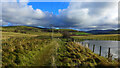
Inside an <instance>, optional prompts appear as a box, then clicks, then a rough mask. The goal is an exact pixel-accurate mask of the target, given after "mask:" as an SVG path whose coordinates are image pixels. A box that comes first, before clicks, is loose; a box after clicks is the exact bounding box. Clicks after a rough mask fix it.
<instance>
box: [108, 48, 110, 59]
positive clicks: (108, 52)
mask: <svg viewBox="0 0 120 68" xmlns="http://www.w3.org/2000/svg"><path fill="white" fill-rule="evenodd" d="M108 58H110V48H108Z"/></svg>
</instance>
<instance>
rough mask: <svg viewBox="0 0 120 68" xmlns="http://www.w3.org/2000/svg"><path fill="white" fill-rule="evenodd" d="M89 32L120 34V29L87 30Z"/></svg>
mask: <svg viewBox="0 0 120 68" xmlns="http://www.w3.org/2000/svg"><path fill="white" fill-rule="evenodd" d="M87 33H91V34H120V29H118V30H91V31H87Z"/></svg>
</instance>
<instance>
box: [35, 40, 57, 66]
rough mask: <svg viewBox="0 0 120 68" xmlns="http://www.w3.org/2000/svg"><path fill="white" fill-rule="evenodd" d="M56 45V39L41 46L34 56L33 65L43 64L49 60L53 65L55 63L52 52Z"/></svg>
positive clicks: (54, 50)
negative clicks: (40, 49)
mask: <svg viewBox="0 0 120 68" xmlns="http://www.w3.org/2000/svg"><path fill="white" fill-rule="evenodd" d="M58 46H59V45H58V42H57V41H56V40H53V41H52V42H51V43H50V44H49V45H46V46H45V47H44V48H43V50H42V51H41V52H40V53H39V54H38V55H36V56H35V62H34V63H35V64H34V66H45V65H46V64H48V63H49V62H50V63H51V64H52V65H54V64H55V63H54V62H55V58H54V54H55V52H56V48H57V47H58ZM53 59H54V60H53Z"/></svg>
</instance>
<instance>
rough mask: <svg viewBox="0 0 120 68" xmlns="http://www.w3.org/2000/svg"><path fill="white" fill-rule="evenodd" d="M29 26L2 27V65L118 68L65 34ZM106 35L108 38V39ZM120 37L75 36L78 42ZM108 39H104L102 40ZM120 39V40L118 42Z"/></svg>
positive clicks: (111, 61) (116, 63) (115, 63)
mask: <svg viewBox="0 0 120 68" xmlns="http://www.w3.org/2000/svg"><path fill="white" fill-rule="evenodd" d="M51 36H52V32H51V31H47V30H45V29H39V28H35V27H27V26H15V27H3V28H2V66H3V67H15V66H88V67H95V66H118V65H119V63H118V62H117V61H115V60H110V59H109V58H105V57H102V56H99V55H98V54H95V53H93V52H92V51H91V50H90V49H88V48H86V47H83V46H82V45H81V44H77V43H75V42H73V41H72V39H71V38H68V39H66V38H62V33H61V32H54V33H53V38H51ZM105 36H106V37H105ZM117 36H118V35H116V34H115V35H90V37H89V36H71V37H73V38H75V39H82V40H83V39H97V37H98V38H100V39H101V40H104V39H105V40H108V37H109V39H110V40H114V39H116V38H117ZM103 37H105V38H104V39H102V38H103ZM116 40H118V39H116Z"/></svg>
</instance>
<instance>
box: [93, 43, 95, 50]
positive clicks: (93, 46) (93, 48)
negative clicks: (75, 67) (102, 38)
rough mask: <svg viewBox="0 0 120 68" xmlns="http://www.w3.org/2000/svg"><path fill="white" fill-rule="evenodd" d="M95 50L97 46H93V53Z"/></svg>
mask: <svg viewBox="0 0 120 68" xmlns="http://www.w3.org/2000/svg"><path fill="white" fill-rule="evenodd" d="M94 50H95V44H94V45H93V52H94Z"/></svg>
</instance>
